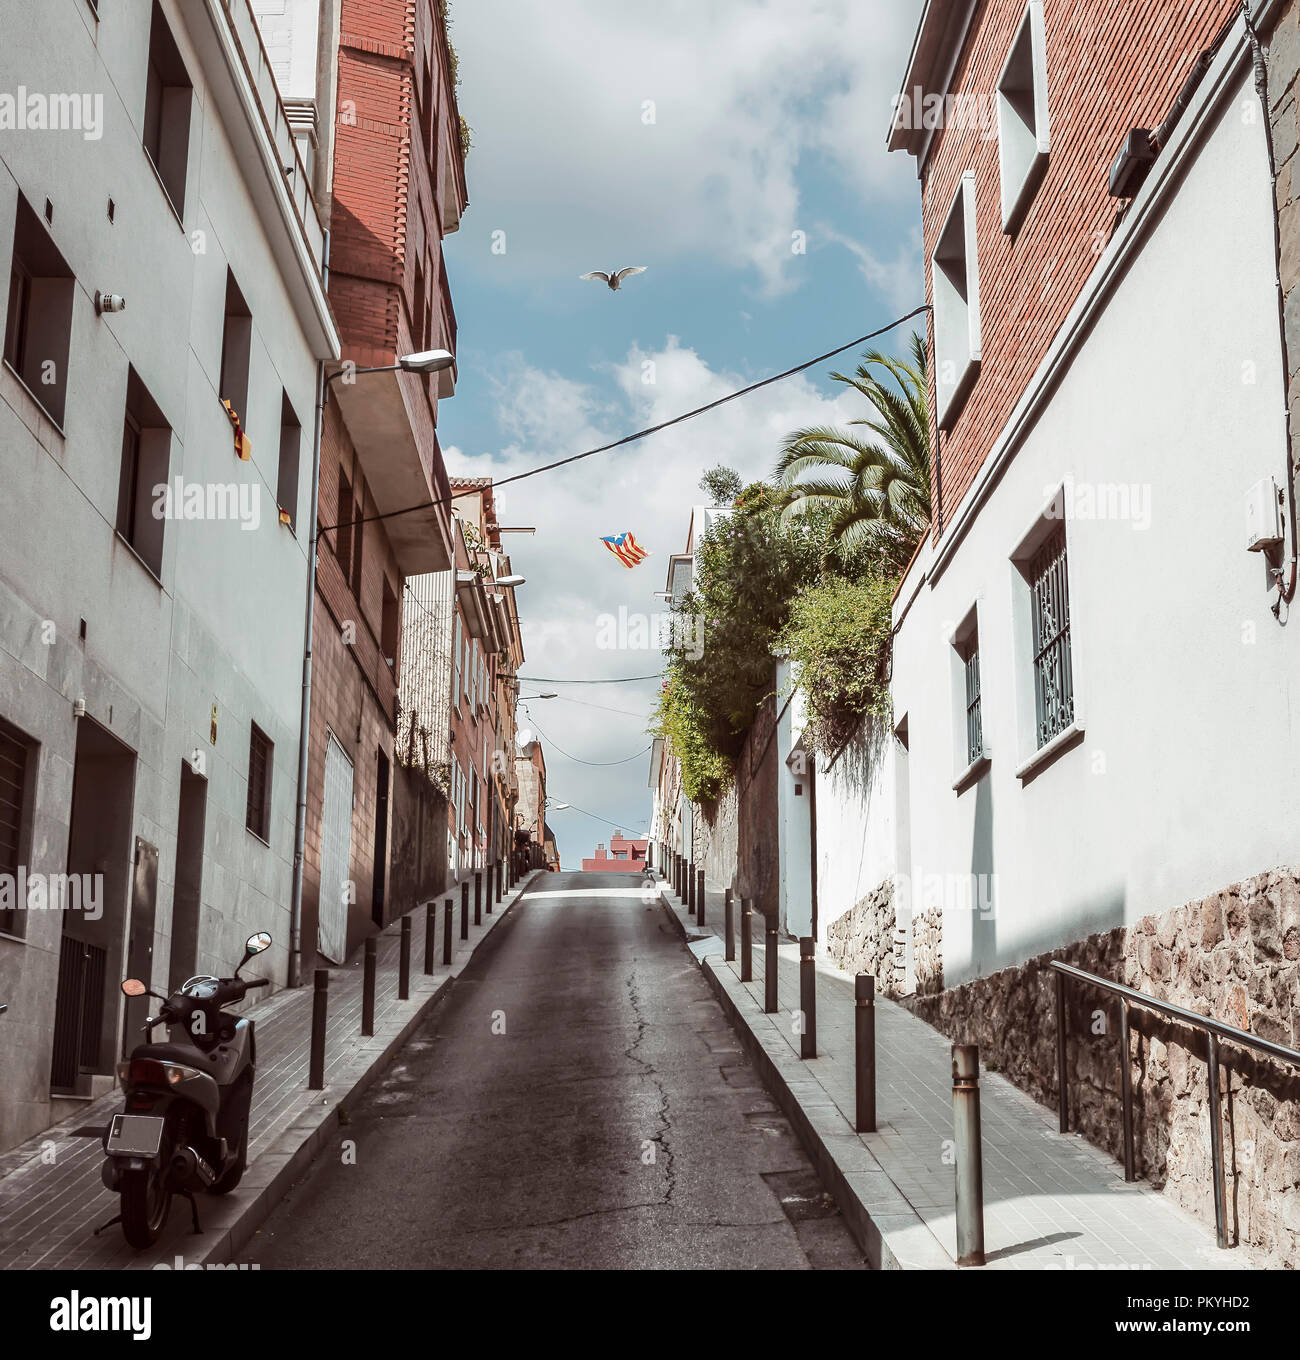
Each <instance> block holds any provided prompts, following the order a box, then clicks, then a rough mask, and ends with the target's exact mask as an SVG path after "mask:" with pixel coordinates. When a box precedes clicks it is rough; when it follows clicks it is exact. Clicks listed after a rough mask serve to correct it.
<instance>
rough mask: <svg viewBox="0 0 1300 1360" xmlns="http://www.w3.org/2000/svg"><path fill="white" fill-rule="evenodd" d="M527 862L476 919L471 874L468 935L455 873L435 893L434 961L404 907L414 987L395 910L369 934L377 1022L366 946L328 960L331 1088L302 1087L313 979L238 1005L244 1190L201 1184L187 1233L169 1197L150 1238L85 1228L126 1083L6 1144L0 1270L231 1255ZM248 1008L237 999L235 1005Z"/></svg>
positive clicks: (498, 913) (432, 996) (443, 985)
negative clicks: (248, 1064)
mask: <svg viewBox="0 0 1300 1360" xmlns="http://www.w3.org/2000/svg"><path fill="white" fill-rule="evenodd" d="M532 878H533V874H531V873H530V874H528V875H526V876H525V878H524V879H523V880H521V882H520V883H519V884H517V885H516V887H515V888H514V889H513V890H510V891H507V892H505V893H503V896H502V901H501V902H500V903H497V902H493V904H492V914H491V915H490V916H489V915H488V914H487V903H486V880H487V874H486V871H485V872H484V881H485V900H484V914H483V921H482V924H481V925H479V926H475V925H474V924H473V916H474V912H473V898H474V893H473V877H472V876H471V877H470V885H471V886H470V927H469V938H468V939H467V940H461V938H460V886H459V883H457V884H454V885H452V887H450V888H448V889H447V890H446V892H445V893H443V894H440V895H439V897H438V899H437V901H438V915H437V933H436V935H435V950H434V961H435V964H436V967H435V968H434V971H433V973H432V974H431V975H430V976H428V977H426V976H425V975H424V972H423V969H424V922H425V909H424V906H423V904H421V905H420V906H419V907H417V908H416V910H415V911H413V912H411V913H410V917H411V977H410V993H411V994H410V999H409V1000H408V1001H399V1000H398V999H397V982H398V964H399V950H400V941H401V922H400V920H397V921H393V922H392V923H391V924H390V925H389V926H388V927H387V928H386V929H385V930H384V931H383V933H382V934H380V935H379V936H378V937H377V941H378V947H377V951H376V954H377V967H376V970H375V973H376V983H375V1033H374V1035H373V1037H371V1038H368V1039H367V1038H363V1037H362V1035H361V982H362V957H363V956H362V953H361V951H360V950H358V951H357V954H356V956H355V957H354V958H353V959H352V960H350V961H349V962H348V963H347V964H345V965H344V966H342V967H339V968H331V969H330V985H329V1023H328V1026H327V1032H326V1033H327V1037H326V1045H325V1082H326V1085H325V1088H324V1089H323V1090H320V1091H309V1090H308V1089H307V1077H308V1059H309V1047H310V1035H311V1010H312V992H313V988H312V985H311V980H310V979H308V981H307V984H306V985H305V986H302V987H298V988H294V989H293V990H283V991H279V992H277V993H275V995H273V996H271V997H270V998H268V999H267V1000H266V1001H265V1002H263V1003H262V1004H261V1005H259V1006H256V1007H254V1008H253V1009H252V1010H250V1011H248V1012H246V1014H247V1015H248V1016H249V1017H250V1018H251V1019H253V1020H256V1022H257V1056H258V1065H257V1081H256V1086H255V1088H254V1092H253V1109H252V1121H251V1125H250V1130H249V1152H250V1158H249V1164H248V1170H247V1171H246V1172H245V1173H244V1178H243V1180H242V1182H241V1183H240V1186H239V1189H238V1190H235V1191H233V1192H232V1193H231V1194H229V1195H226V1196H222V1197H215V1196H210V1195H198V1196H196V1198H197V1201H198V1205H199V1221H200V1223H201V1224H202V1226H203V1232H202V1233H201V1234H199V1235H197V1236H196V1235H195V1234H194V1232H193V1230H192V1227H191V1223H190V1206H189V1203H188V1202H187V1201H186V1200H184V1199H180V1198H177V1199H174V1200H173V1202H172V1208H171V1214H170V1216H169V1218H168V1220H167V1227H166V1230H165V1231H164V1234H163V1236H162V1238H161V1239H160V1240H159V1242H158V1245H157V1246H156V1247H154V1248H152V1249H151V1250H149V1251H141V1252H136V1251H133V1250H132V1249H131V1248H130V1247H129V1246H128V1245H127V1243H126V1240H125V1239H124V1238H123V1236H122V1230H121V1228H120V1227H119V1226H117V1225H116V1224H114V1226H113V1227H111V1228H108V1229H106V1230H105V1231H104V1232H102V1233H101V1234H100V1235H99V1236H98V1237H92V1236H91V1233H92V1231H93V1230H94V1229H95V1228H96V1227H98V1226H99V1224H101V1223H104V1222H106V1221H107V1220H108V1219H110V1218H112V1217H113V1215H114V1214H116V1213H117V1206H118V1197H117V1196H116V1195H113V1194H110V1193H109V1192H108V1191H107V1190H106V1189H105V1188H104V1185H103V1182H102V1181H101V1180H100V1166H101V1164H102V1163H103V1160H104V1153H103V1148H102V1147H101V1144H100V1135H101V1132H102V1130H103V1128H104V1126H105V1125H107V1123H108V1121H109V1119H110V1118H111V1117H112V1116H113V1115H114V1114H116V1113H118V1112H119V1110H120V1109H121V1106H122V1094H121V1091H120V1090H113V1091H111V1092H109V1093H108V1094H107V1095H104V1096H101V1097H100V1098H99V1099H98V1100H96V1101H94V1102H93V1103H91V1104H88V1105H87V1106H86V1107H85V1108H84V1109H83V1110H82V1111H81V1113H80V1114H78V1115H76V1116H74V1117H73V1118H71V1119H67V1120H65V1121H64V1122H63V1123H61V1124H57V1125H55V1126H54V1127H53V1128H51V1129H47V1130H46V1131H45V1132H44V1133H41V1134H38V1135H37V1136H36V1137H35V1138H31V1139H29V1140H28V1141H27V1142H26V1143H23V1144H21V1145H20V1146H18V1147H16V1148H14V1149H12V1150H11V1151H9V1152H7V1153H5V1154H4V1155H3V1156H0V1269H3V1270H23V1269H33V1268H41V1269H120V1268H124V1267H130V1268H145V1269H147V1268H149V1267H151V1266H153V1265H154V1264H155V1263H165V1264H167V1265H169V1266H170V1265H174V1263H175V1260H176V1258H177V1257H178V1256H179V1257H181V1258H183V1260H184V1262H185V1263H186V1264H187V1265H192V1264H196V1263H200V1264H216V1263H223V1262H226V1261H228V1260H230V1259H231V1258H232V1257H233V1256H234V1255H235V1253H236V1252H238V1251H239V1250H240V1248H241V1247H243V1246H244V1244H245V1243H246V1242H247V1241H248V1240H249V1238H250V1237H251V1236H252V1235H253V1233H254V1232H255V1231H256V1229H257V1227H258V1225H259V1224H260V1223H261V1222H262V1221H263V1220H264V1219H265V1218H266V1216H267V1215H268V1214H269V1213H270V1211H271V1209H272V1208H274V1206H275V1204H276V1202H277V1201H278V1200H279V1199H280V1198H281V1196H282V1195H283V1194H284V1193H285V1191H286V1190H288V1188H289V1186H290V1185H291V1184H292V1182H293V1181H294V1180H295V1179H296V1178H297V1177H298V1176H299V1175H300V1174H301V1173H302V1171H303V1170H304V1169H305V1168H306V1166H307V1165H308V1164H309V1163H310V1162H311V1160H312V1158H314V1157H315V1155H316V1154H317V1152H318V1151H319V1150H320V1149H321V1147H322V1146H324V1144H325V1143H326V1142H327V1141H329V1140H330V1139H331V1138H332V1137H335V1136H336V1135H337V1131H338V1129H339V1123H340V1121H339V1110H340V1107H341V1106H345V1105H346V1104H348V1103H349V1102H350V1101H352V1100H355V1099H356V1098H357V1097H358V1096H359V1095H360V1094H361V1092H362V1091H364V1090H365V1089H366V1087H367V1086H369V1085H370V1083H371V1082H372V1081H373V1080H374V1079H375V1078H376V1077H377V1076H378V1075H379V1074H380V1073H381V1072H382V1071H383V1069H384V1067H385V1065H386V1064H387V1062H388V1060H389V1058H390V1057H391V1055H392V1054H393V1052H394V1051H395V1050H396V1049H397V1048H398V1046H399V1045H400V1044H401V1043H402V1042H403V1041H404V1040H405V1039H406V1038H407V1036H408V1035H409V1034H410V1032H411V1031H412V1030H413V1029H414V1028H415V1027H416V1025H418V1024H419V1022H420V1021H421V1020H422V1019H423V1018H424V1015H425V1014H426V1012H427V1011H428V1009H429V1008H430V1007H431V1006H432V1005H433V1003H434V1002H435V1001H436V1000H437V999H438V997H440V996H441V995H442V993H443V992H444V991H445V990H446V989H447V987H448V986H449V985H450V984H451V982H452V981H453V979H455V978H456V977H458V976H459V975H460V973H461V972H462V971H463V970H464V968H465V966H466V965H467V964H468V963H469V961H470V958H471V957H472V956H473V954H474V951H475V950H476V949H477V948H478V946H479V945H480V944H481V943H482V942H483V940H484V939H485V938H486V937H487V935H488V933H489V932H490V931H491V930H493V929H494V928H495V927H496V926H498V925H499V924H500V923H501V921H502V920H503V918H504V917H505V914H506V912H507V911H508V910H509V909H510V908H511V907H512V906H513V905H514V904H515V902H516V901H518V899H519V897H520V896H522V895H523V893H524V891H525V890H526V888H527V886H528V884H529V882H530V881H531V880H532ZM446 897H452V898H453V904H454V905H453V928H452V961H451V966H450V967H449V968H448V967H443V965H442V911H443V909H442V903H443V900H444V898H446ZM243 1013H245V1012H241V1014H243Z"/></svg>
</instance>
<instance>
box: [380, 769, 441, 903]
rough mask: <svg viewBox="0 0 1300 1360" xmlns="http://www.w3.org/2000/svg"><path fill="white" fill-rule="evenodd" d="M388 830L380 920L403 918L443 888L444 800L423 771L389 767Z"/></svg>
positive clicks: (439, 790) (438, 789) (435, 895)
mask: <svg viewBox="0 0 1300 1360" xmlns="http://www.w3.org/2000/svg"><path fill="white" fill-rule="evenodd" d="M390 805H391V808H392V831H391V839H390V841H389V849H388V892H387V900H386V901H385V904H384V920H385V921H392V920H394V919H396V918H397V917H399V916H404V915H405V914H406V913H407V912H408V911H410V910H411V909H412V908H413V907H415V906H417V905H418V904H419V903H421V902H427V901H428V900H429V898H431V897H437V896H438V895H439V894H440V893H442V892H443V891H444V890H445V889H446V887H447V799H446V796H445V795H444V794H443V792H442V790H441V789H440V788H438V786H437V785H436V784H435V783H434V782H433V781H432V780H431V779H429V778H428V777H427V776H426V775H425V774H424V772H423V771H422V770H420V769H418V768H414V769H412V768H408V767H407V766H405V765H394V766H393V790H392V796H391V804H390Z"/></svg>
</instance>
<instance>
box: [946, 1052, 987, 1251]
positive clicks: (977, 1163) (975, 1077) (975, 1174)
mask: <svg viewBox="0 0 1300 1360" xmlns="http://www.w3.org/2000/svg"><path fill="white" fill-rule="evenodd" d="M952 1123H953V1141H954V1144H955V1149H954V1151H955V1156H956V1163H955V1171H956V1177H957V1264H958V1265H959V1266H982V1265H983V1264H984V1160H983V1152H982V1149H981V1147H980V1050H979V1045H978V1044H953V1046H952Z"/></svg>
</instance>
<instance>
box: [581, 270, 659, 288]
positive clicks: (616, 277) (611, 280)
mask: <svg viewBox="0 0 1300 1360" xmlns="http://www.w3.org/2000/svg"><path fill="white" fill-rule="evenodd" d="M648 267H649V266H648V265H644V264H631V265H628V267H627V268H626V269H620V270H618V271H617V273H616V272H615V271H614V270H612V269H611V270H610V272H609V273H608V274H606V273H603V272H602V271H601V270H599V269H593V270H592V272H591V273H590V274H579V275H578V277H579V278H580V279H599V280H600V281H601V282H602V283H607V284H608V285H609V290H610V292H611V293H617V292H618V289H619V285H620V284H621V283H622V282H623V280H624V279H626V278H631V276H632V275H633V274H644V273H645V271H646V269H647V268H648Z"/></svg>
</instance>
